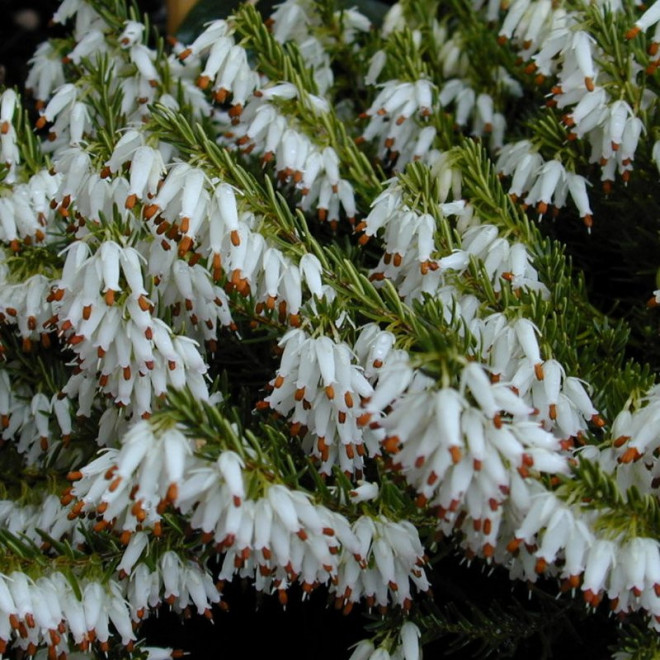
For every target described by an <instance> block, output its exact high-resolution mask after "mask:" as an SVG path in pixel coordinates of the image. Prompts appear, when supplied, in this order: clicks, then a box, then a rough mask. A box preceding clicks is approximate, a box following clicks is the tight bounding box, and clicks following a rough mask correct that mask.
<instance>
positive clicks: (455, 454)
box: [449, 445, 463, 465]
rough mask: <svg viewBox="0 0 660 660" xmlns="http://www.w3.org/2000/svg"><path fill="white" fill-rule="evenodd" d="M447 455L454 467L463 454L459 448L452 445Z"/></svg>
mask: <svg viewBox="0 0 660 660" xmlns="http://www.w3.org/2000/svg"><path fill="white" fill-rule="evenodd" d="M449 453H450V454H451V460H452V462H453V463H454V465H456V464H457V463H459V462H460V460H461V458H462V457H463V452H461V448H460V447H457V446H456V445H453V446H452V447H450V448H449Z"/></svg>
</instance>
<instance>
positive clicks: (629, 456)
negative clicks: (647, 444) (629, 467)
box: [619, 447, 642, 463]
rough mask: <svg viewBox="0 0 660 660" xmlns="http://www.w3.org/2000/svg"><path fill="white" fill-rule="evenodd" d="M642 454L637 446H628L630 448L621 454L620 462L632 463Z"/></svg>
mask: <svg viewBox="0 0 660 660" xmlns="http://www.w3.org/2000/svg"><path fill="white" fill-rule="evenodd" d="M641 456H642V455H641V453H640V452H639V450H638V449H637V447H628V449H626V451H624V452H623V454H621V456H619V463H632V462H634V461H637V460H639V459H640V458H641Z"/></svg>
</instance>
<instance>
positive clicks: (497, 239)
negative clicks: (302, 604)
mask: <svg viewBox="0 0 660 660" xmlns="http://www.w3.org/2000/svg"><path fill="white" fill-rule="evenodd" d="M368 4H369V8H367V7H366V6H365V13H364V14H363V13H362V12H361V10H360V7H358V8H351V9H347V10H341V11H337V10H336V7H334V6H331V5H332V3H330V4H328V3H325V2H311V1H310V0H286V1H285V2H283V3H282V4H280V5H278V6H277V7H276V8H275V10H274V13H273V15H272V16H271V17H270V18H269V19H267V20H266V21H264V20H263V18H262V17H261V16H260V15H259V14H258V12H257V10H256V9H255V8H254V6H253V5H252V4H250V3H247V4H246V5H245V6H243V7H241V8H237V9H236V10H235V12H234V14H233V15H232V16H228V17H224V18H217V19H216V20H213V21H210V22H208V23H206V24H205V25H204V26H203V27H202V28H201V29H200V31H199V33H198V34H197V36H195V37H194V38H192V41H191V43H183V42H180V41H178V40H177V39H169V40H168V42H167V44H165V43H163V41H162V40H161V39H160V38H159V37H157V36H154V35H151V34H149V30H147V28H146V25H145V24H143V23H141V22H140V21H139V20H138V19H137V17H136V15H135V12H133V11H132V10H130V11H129V10H128V9H127V8H126V7H124V3H122V2H119V1H117V2H115V3H110V5H111V6H110V5H108V3H102V2H100V0H64V1H63V2H62V4H61V6H60V7H59V9H58V10H57V12H56V13H55V15H54V22H55V23H59V24H62V25H64V26H67V27H66V29H69V32H70V36H61V37H60V38H57V39H54V40H52V41H51V42H49V43H46V44H44V45H42V46H40V47H39V48H38V50H37V52H36V53H35V55H34V58H33V60H32V62H31V69H30V73H29V75H28V79H27V83H26V84H27V87H28V89H29V90H30V93H31V94H32V96H33V98H34V100H35V104H36V109H35V111H34V113H33V115H34V116H32V118H31V119H29V120H28V114H27V113H26V112H25V110H24V109H23V106H22V102H21V99H20V95H19V94H18V93H17V92H16V91H14V90H5V91H2V92H1V94H0V163H2V167H0V184H1V185H0V465H1V466H2V467H3V470H4V471H5V473H6V474H7V480H6V484H5V483H3V485H2V493H0V495H1V496H2V499H1V500H0V527H1V529H0V556H1V557H2V559H3V566H4V568H3V569H2V570H0V653H5V652H7V653H19V654H23V655H28V656H35V657H42V655H43V654H44V653H45V654H46V655H43V657H48V658H58V660H60V659H61V660H64V658H66V657H71V658H75V657H77V655H76V654H88V653H97V654H98V653H103V652H108V651H110V650H112V651H115V647H117V650H118V652H119V653H123V654H124V655H126V654H128V655H126V657H129V656H130V657H140V658H143V657H148V658H151V659H152V660H157V659H159V658H170V657H178V656H179V655H180V654H179V652H178V651H175V650H172V649H157V648H155V647H148V646H147V647H145V646H142V645H141V644H139V643H137V642H138V638H139V635H140V622H141V621H143V620H145V619H147V618H148V617H149V616H150V614H151V613H153V612H154V611H156V610H157V609H158V608H159V607H160V606H162V605H163V604H166V605H168V606H169V607H170V608H171V609H172V610H173V611H175V612H177V613H179V614H181V615H185V616H187V615H192V614H193V613H196V614H198V615H201V616H205V617H209V618H218V619H220V617H218V610H221V609H224V608H226V606H227V603H226V602H225V599H226V598H228V596H227V591H226V590H224V585H225V584H226V583H228V582H231V581H233V580H236V579H241V580H245V581H247V582H249V583H250V584H251V585H253V587H254V588H255V589H256V590H258V591H260V592H263V593H264V594H267V595H274V596H276V597H277V598H278V599H279V601H280V602H281V603H282V604H283V605H285V604H286V603H287V600H288V599H289V598H290V597H291V596H292V594H293V593H302V597H303V598H304V599H306V598H308V595H309V594H311V593H312V592H317V593H318V592H322V593H323V594H325V596H326V597H327V599H328V601H329V602H330V603H333V604H334V606H335V607H336V608H337V609H340V610H343V612H344V613H345V614H347V615H348V614H349V613H350V612H351V610H353V609H360V608H365V609H367V610H370V611H371V610H373V609H374V608H376V609H377V611H378V613H379V615H380V617H379V618H378V620H377V621H376V620H375V621H374V625H373V626H372V628H373V630H372V637H371V638H370V639H365V640H362V641H360V642H359V643H358V644H357V645H356V646H355V648H354V651H353V655H352V656H351V658H352V660H368V659H374V660H387V658H393V659H397V660H418V658H419V657H421V641H420V640H421V639H424V638H427V637H428V638H433V637H435V636H437V634H438V629H437V626H439V625H440V624H441V623H442V625H443V626H445V627H444V628H443V629H456V630H463V628H462V627H461V626H458V627H456V626H454V628H452V626H453V624H452V623H451V622H441V621H440V619H439V618H438V617H439V616H440V614H439V613H440V612H441V611H442V612H444V611H445V609H446V608H444V607H442V608H431V609H429V608H427V607H426V606H425V605H422V603H423V602H424V601H425V599H432V598H434V596H433V595H432V593H431V587H432V585H433V582H434V580H435V579H436V577H437V570H438V569H436V568H435V566H436V560H439V559H441V558H442V559H443V561H453V557H454V556H455V555H456V553H458V554H459V555H460V556H461V557H467V558H468V560H473V559H476V561H478V562H480V563H481V564H483V565H489V566H492V567H493V569H494V570H495V567H499V569H498V570H500V571H504V570H508V573H509V576H510V577H511V579H512V580H524V581H526V582H527V583H534V582H537V578H538V576H539V575H544V576H546V577H547V578H549V579H548V580H546V581H544V583H543V584H541V583H538V582H537V585H538V586H539V589H541V588H542V589H546V590H549V591H551V590H552V589H553V588H555V587H556V589H557V590H558V591H559V590H563V591H565V592H571V593H578V592H579V593H580V596H581V597H580V599H579V602H580V607H584V605H583V604H582V601H584V602H586V603H587V605H588V607H589V608H590V609H591V610H597V606H598V604H599V603H600V602H601V600H603V599H605V598H607V599H608V600H609V602H610V607H611V609H612V610H613V611H614V612H615V613H616V614H617V615H619V616H620V618H622V619H624V618H625V617H626V616H627V615H628V614H631V613H634V612H642V613H643V614H644V616H646V617H647V618H648V622H649V626H648V628H649V630H648V632H646V633H644V632H640V635H648V637H646V638H645V639H647V641H648V640H651V641H650V642H649V643H653V644H656V643H657V641H656V637H657V631H658V630H660V623H659V622H660V596H659V595H658V594H660V564H659V560H660V546H659V545H658V542H659V541H658V538H657V521H658V519H659V518H658V516H659V515H660V514H659V513H658V512H659V507H658V504H657V488H658V483H660V482H659V480H660V461H658V457H657V453H658V448H659V447H660V433H658V431H657V429H658V428H659V427H660V424H659V423H658V422H659V420H660V390H659V389H658V386H657V385H655V384H654V378H653V375H652V374H651V372H650V370H649V369H647V368H646V367H644V366H642V365H640V364H639V363H638V362H634V361H630V362H628V363H625V362H624V360H623V358H622V354H623V351H624V346H625V345H626V341H627V338H628V330H627V328H626V326H625V324H624V323H621V324H614V323H611V322H610V321H609V319H608V318H607V317H606V316H605V315H604V314H603V313H602V312H600V311H599V310H598V309H597V308H596V307H595V305H594V304H593V303H590V302H589V301H588V299H587V293H586V289H585V286H584V282H583V280H582V279H581V278H580V277H575V275H574V272H573V271H572V269H571V266H570V263H569V261H568V260H567V258H566V257H565V255H564V252H563V250H562V248H561V246H560V245H558V243H557V242H556V241H553V240H551V239H549V238H547V237H546V236H545V235H544V234H543V233H542V231H548V232H550V233H553V232H554V229H555V228H552V229H549V228H548V227H547V225H549V224H550V223H548V222H545V223H544V224H545V225H546V226H545V227H542V228H539V226H538V223H537V222H536V221H537V220H538V219H540V218H541V217H542V216H546V215H549V212H550V211H551V210H552V215H553V217H556V218H557V219H558V223H560V222H564V220H565V219H566V220H567V221H568V220H569V219H570V218H573V217H574V218H580V219H581V220H582V222H583V223H584V224H585V225H586V226H587V227H588V228H590V229H591V228H593V232H594V234H596V233H597V231H599V224H598V214H599V213H601V214H602V213H603V209H605V210H606V211H607V210H608V209H615V210H616V213H621V215H622V219H621V220H622V223H623V222H629V221H630V218H628V217H626V218H624V217H623V216H624V215H625V213H624V210H623V209H624V208H625V207H626V203H624V202H622V201H617V200H615V199H614V198H615V197H616V195H614V192H615V191H616V192H617V194H618V193H621V194H622V195H625V196H626V199H627V200H629V201H630V203H634V204H637V206H636V207H635V208H641V206H639V205H640V204H641V205H644V204H648V208H649V209H650V210H647V209H646V207H644V216H645V221H648V222H650V220H649V218H651V217H652V216H654V212H653V209H654V208H655V206H654V202H653V200H652V195H650V194H649V193H648V190H647V188H648V187H649V186H650V184H651V183H652V182H653V181H655V177H656V176H657V172H658V171H659V170H660V146H658V145H660V141H658V140H657V128H658V126H657V123H658V122H657V117H656V115H657V96H658V93H659V91H658V89H657V84H656V80H655V72H656V69H657V68H658V66H659V65H660V60H658V59H657V52H658V42H659V40H660V36H659V35H660V28H659V27H658V25H660V0H659V1H658V2H655V3H652V4H651V5H650V6H649V7H647V8H642V7H641V5H640V3H639V2H636V0H619V1H617V2H614V1H612V0H603V1H601V2H593V3H587V4H585V5H584V6H582V5H579V3H578V4H575V3H572V4H570V6H568V5H566V4H562V3H554V2H551V1H550V0H514V1H512V2H507V3H500V2H496V1H492V0H488V1H486V0H475V1H473V2H472V3H469V7H467V6H466V7H465V8H463V9H462V10H461V11H458V9H457V8H456V7H453V6H452V7H450V6H449V5H447V4H446V3H444V4H443V3H440V6H438V7H435V6H434V8H433V11H430V10H429V8H430V5H429V4H428V3H425V2H423V1H422V0H402V2H400V3H397V4H395V5H394V6H393V7H392V8H391V9H390V10H389V11H388V12H387V13H386V14H384V15H383V16H381V17H380V18H377V17H376V14H377V13H378V11H377V8H376V7H375V6H372V4H373V3H368ZM376 4H377V3H376ZM450 4H451V3H450ZM367 10H368V11H369V17H367V15H366V12H367ZM436 10H437V11H436ZM63 32H64V31H63ZM619 33H620V34H619ZM31 122H33V123H34V124H36V126H35V130H34V131H32V129H31V125H30V123H31ZM646 138H648V139H646ZM637 173H639V176H638V177H637V176H636V175H637ZM599 179H600V181H602V182H605V184H606V185H605V186H604V189H603V186H600V185H594V183H595V181H597V180H599ZM626 185H627V186H629V189H628V190H627V191H626V188H625V186H626ZM608 195H611V197H608ZM635 197H639V199H633V198H635ZM640 200H641V201H640ZM569 201H570V203H569ZM613 213H614V211H613ZM344 220H347V221H348V222H344ZM627 229H628V228H627ZM646 229H647V230H648V225H647V226H646ZM576 231H584V230H583V229H580V228H579V227H578V229H577V230H576ZM556 233H557V234H561V231H559V230H557V232H556ZM640 233H641V232H640ZM585 234H586V232H585ZM553 235H554V233H553ZM651 235H654V232H653V231H646V233H644V236H646V237H648V236H651ZM647 297H648V296H647ZM658 304H660V293H659V292H658V291H655V293H654V298H653V299H652V300H651V302H650V303H649V307H650V308H651V309H649V310H647V312H648V313H649V314H653V313H655V312H654V310H653V309H652V307H653V306H657V305H658ZM631 316H634V315H632V314H631ZM649 327H650V324H649ZM647 336H648V330H647V329H645V334H644V337H647ZM638 343H639V342H638ZM99 448H100V449H99ZM67 481H68V483H67ZM452 579H453V577H452ZM484 580H485V578H484ZM223 591H225V593H223ZM441 591H442V592H443V593H444V590H441ZM435 598H436V599H437V598H438V596H435ZM566 598H568V596H566ZM450 609H451V608H448V609H447V611H449V610H450ZM477 610H478V608H476V609H475V611H477ZM429 611H433V612H436V613H437V616H436V614H433V615H431V616H429V615H428V614H427V612H429ZM443 616H444V615H443ZM493 629H494V628H493ZM510 634H511V635H514V636H515V634H516V632H515V631H513V632H510ZM491 641H492V640H491ZM507 644H508V642H507ZM119 649H120V650H119ZM39 654H42V655H39ZM122 657H123V656H122Z"/></svg>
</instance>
